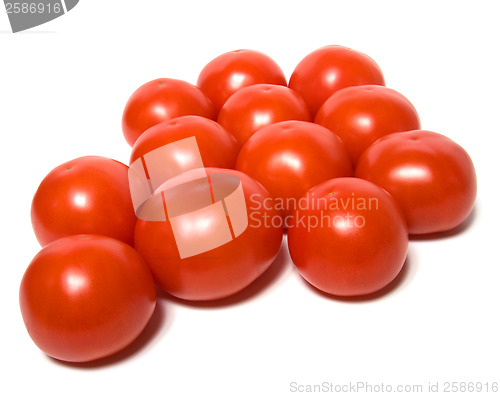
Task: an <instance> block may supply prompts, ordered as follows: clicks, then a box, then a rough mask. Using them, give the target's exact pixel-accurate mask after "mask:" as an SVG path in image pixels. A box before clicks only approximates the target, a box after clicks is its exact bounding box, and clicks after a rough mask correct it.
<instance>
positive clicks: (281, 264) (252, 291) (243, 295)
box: [159, 238, 290, 308]
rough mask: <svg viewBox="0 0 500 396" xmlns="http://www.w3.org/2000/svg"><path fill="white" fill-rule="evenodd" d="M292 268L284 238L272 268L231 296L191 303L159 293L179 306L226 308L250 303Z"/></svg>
mask: <svg viewBox="0 0 500 396" xmlns="http://www.w3.org/2000/svg"><path fill="white" fill-rule="evenodd" d="M289 267H290V263H289V255H288V248H287V243H286V238H284V240H283V243H282V245H281V249H280V251H279V253H278V255H277V256H276V258H275V259H274V261H273V263H272V264H271V266H270V267H269V268H268V269H267V270H266V271H265V272H264V273H263V274H262V275H260V276H259V277H258V278H257V279H256V280H254V281H253V282H252V283H251V284H250V285H248V286H247V287H245V288H244V289H243V290H241V291H239V292H237V293H236V294H233V295H231V296H228V297H225V298H221V299H218V300H212V301H189V300H183V299H181V298H178V297H175V296H172V295H170V294H168V293H167V292H162V291H160V292H159V298H164V299H165V300H169V301H173V302H175V303H177V304H180V305H184V306H189V307H193V308H224V307H228V306H232V305H236V304H240V303H243V302H245V301H248V300H250V299H252V298H254V297H256V296H257V295H259V294H261V293H262V292H264V290H268V289H269V288H270V287H271V286H272V285H276V284H277V280H278V279H279V278H281V277H283V276H284V274H285V272H286V269H287V268H289Z"/></svg>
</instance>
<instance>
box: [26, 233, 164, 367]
mask: <svg viewBox="0 0 500 396" xmlns="http://www.w3.org/2000/svg"><path fill="white" fill-rule="evenodd" d="M19 302H20V306H21V313H22V316H23V319H24V323H25V325H26V329H27V330H28V333H29V335H30V336H31V338H32V339H33V341H34V342H35V344H36V345H37V346H38V347H39V348H40V349H41V350H42V351H44V352H45V353H46V354H47V355H49V356H52V357H53V358H56V359H60V360H64V361H69V362H86V361H91V360H95V359H99V358H102V357H105V356H109V355H111V354H113V353H115V352H118V351H119V350H121V349H123V348H125V347H126V346H127V345H129V344H130V343H131V342H132V341H133V340H134V339H135V338H136V337H137V336H138V335H139V334H140V332H141V331H142V330H143V329H144V327H145V326H146V324H147V322H148V321H149V319H150V318H151V315H152V313H153V310H154V307H155V304H156V291H155V285H154V281H153V277H152V276H151V273H150V272H149V269H148V267H147V266H146V264H145V263H144V261H143V259H142V258H141V257H140V256H139V254H138V253H137V252H136V251H135V250H134V249H133V248H131V247H130V246H128V245H127V244H125V243H123V242H121V241H118V240H116V239H112V238H109V237H105V236H101V235H73V236H69V237H66V238H62V239H59V240H57V241H55V242H53V243H51V244H49V245H47V246H46V247H44V248H43V249H42V250H41V251H40V252H39V253H38V254H37V255H36V256H35V258H34V259H33V260H32V261H31V263H30V265H29V266H28V268H27V270H26V272H25V274H24V276H23V279H22V281H21V287H20V291H19Z"/></svg>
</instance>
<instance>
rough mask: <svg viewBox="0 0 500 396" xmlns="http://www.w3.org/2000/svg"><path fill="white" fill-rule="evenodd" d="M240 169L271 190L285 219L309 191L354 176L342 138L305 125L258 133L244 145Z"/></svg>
mask: <svg viewBox="0 0 500 396" xmlns="http://www.w3.org/2000/svg"><path fill="white" fill-rule="evenodd" d="M236 169H238V170H240V171H242V172H244V173H246V174H248V175H250V176H251V177H253V178H255V179H256V180H257V181H259V182H260V183H262V184H263V185H264V187H266V188H267V189H268V190H269V192H270V193H271V195H272V196H273V197H274V198H275V204H276V205H278V207H279V209H281V210H282V211H283V215H284V216H285V219H286V217H287V216H289V215H290V214H291V212H292V210H293V209H294V207H295V206H296V203H297V202H298V200H299V199H300V197H301V196H302V195H303V194H305V193H306V192H307V190H309V189H310V188H312V187H313V186H315V185H317V184H319V183H321V182H323V181H325V180H328V179H332V178H336V177H343V176H351V175H352V173H353V169H352V166H351V162H350V160H349V157H348V155H347V151H346V149H345V147H344V144H343V143H342V141H341V140H340V138H339V137H338V136H336V135H335V134H334V133H332V132H331V131H329V130H328V129H326V128H325V127H322V126H321V125H317V124H313V123H311V122H304V121H282V122H278V123H276V124H271V125H269V126H267V127H264V128H262V129H260V130H259V131H257V132H256V133H255V134H254V135H253V136H252V137H250V139H248V140H247V142H246V143H245V144H244V145H243V147H242V149H241V151H240V153H239V155H238V159H237V161H236ZM282 203H283V205H282Z"/></svg>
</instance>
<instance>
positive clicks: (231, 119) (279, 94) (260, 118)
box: [217, 84, 311, 144]
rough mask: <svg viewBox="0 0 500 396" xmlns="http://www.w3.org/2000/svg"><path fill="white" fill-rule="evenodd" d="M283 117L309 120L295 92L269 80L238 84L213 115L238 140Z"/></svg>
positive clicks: (246, 138) (284, 119)
mask: <svg viewBox="0 0 500 396" xmlns="http://www.w3.org/2000/svg"><path fill="white" fill-rule="evenodd" d="M286 120H299V121H311V116H310V115H309V110H308V108H307V105H306V103H305V102H304V100H303V99H302V98H301V97H300V96H299V94H297V93H296V92H295V91H292V90H291V89H290V88H287V87H283V86H281V85H272V84H256V85H251V86H249V87H245V88H241V89H240V90H238V92H236V93H234V94H233V95H232V96H231V97H230V98H229V99H228V100H227V101H226V103H225V104H224V106H222V109H221V111H220V112H219V117H218V119H217V121H218V122H219V123H220V124H221V125H222V126H223V127H224V128H226V129H227V130H228V131H229V132H231V133H232V134H233V135H234V136H236V138H237V139H238V141H239V142H240V144H243V143H245V142H246V141H247V140H248V138H249V137H250V136H252V135H253V134H254V133H255V132H256V131H257V130H258V129H260V128H262V127H264V126H266V125H269V124H274V123H276V122H279V121H286Z"/></svg>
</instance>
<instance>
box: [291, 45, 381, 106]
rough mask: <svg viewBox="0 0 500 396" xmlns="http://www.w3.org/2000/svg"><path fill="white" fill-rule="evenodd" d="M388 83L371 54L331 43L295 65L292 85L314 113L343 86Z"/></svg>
mask: <svg viewBox="0 0 500 396" xmlns="http://www.w3.org/2000/svg"><path fill="white" fill-rule="evenodd" d="M367 84H373V85H385V80H384V76H383V75H382V71H381V70H380V67H379V66H378V65H377V64H376V63H375V61H374V60H373V59H372V58H370V57H369V56H368V55H365V54H363V53H361V52H358V51H355V50H352V49H350V48H346V47H342V46H340V45H328V46H325V47H322V48H319V49H317V50H316V51H313V52H311V53H310V54H309V55H307V56H306V57H305V58H303V59H302V60H301V61H300V62H299V63H298V65H297V66H296V67H295V69H294V71H293V73H292V75H291V77H290V81H289V84H288V86H289V87H290V88H292V89H293V90H295V91H297V92H298V93H299V94H300V95H301V96H302V97H303V98H304V99H305V101H306V103H307V105H308V106H309V110H311V114H312V115H313V116H314V115H315V114H316V112H317V111H318V109H319V108H320V107H321V105H322V104H323V103H324V102H325V100H327V99H328V98H329V97H330V96H331V95H332V94H334V93H335V92H336V91H338V90H339V89H341V88H345V87H349V86H352V85H367Z"/></svg>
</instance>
